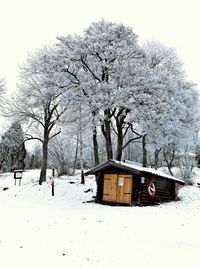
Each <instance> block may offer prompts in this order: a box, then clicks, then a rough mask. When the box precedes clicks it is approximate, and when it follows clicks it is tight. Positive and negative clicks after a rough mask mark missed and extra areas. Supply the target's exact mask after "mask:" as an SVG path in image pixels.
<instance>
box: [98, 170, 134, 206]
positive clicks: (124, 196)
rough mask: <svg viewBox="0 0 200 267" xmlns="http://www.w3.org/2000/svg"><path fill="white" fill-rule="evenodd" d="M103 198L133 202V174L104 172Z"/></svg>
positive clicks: (118, 201) (126, 202)
mask: <svg viewBox="0 0 200 267" xmlns="http://www.w3.org/2000/svg"><path fill="white" fill-rule="evenodd" d="M103 200H104V201H111V202H117V203H125V204H131V201H132V175H130V174H120V175H117V174H104V189H103Z"/></svg>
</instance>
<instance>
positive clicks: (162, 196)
mask: <svg viewBox="0 0 200 267" xmlns="http://www.w3.org/2000/svg"><path fill="white" fill-rule="evenodd" d="M104 173H117V174H124V173H126V174H128V173H129V174H130V172H128V171H124V170H120V169H117V168H115V167H108V168H106V169H105V170H103V171H101V172H99V173H98V174H97V175H96V177H97V196H96V200H97V202H102V201H103V188H104ZM131 174H132V175H133V186H132V203H133V205H134V204H138V205H154V204H156V203H162V202H168V201H172V200H175V197H176V193H175V181H173V180H169V179H166V178H162V177H159V176H155V175H153V174H147V173H141V174H140V175H138V174H134V173H131ZM141 177H145V183H144V184H142V185H141V184H140V180H141ZM149 181H152V182H153V183H154V185H155V188H156V195H155V197H151V196H149V194H148V190H147V183H148V182H149Z"/></svg>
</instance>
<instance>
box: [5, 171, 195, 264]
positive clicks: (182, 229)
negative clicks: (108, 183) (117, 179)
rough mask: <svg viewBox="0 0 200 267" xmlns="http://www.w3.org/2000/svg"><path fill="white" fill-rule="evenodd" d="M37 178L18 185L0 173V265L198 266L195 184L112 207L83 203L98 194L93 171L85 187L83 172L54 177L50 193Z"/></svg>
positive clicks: (27, 175) (34, 173)
mask: <svg viewBox="0 0 200 267" xmlns="http://www.w3.org/2000/svg"><path fill="white" fill-rule="evenodd" d="M38 176H39V171H37V170H35V171H27V172H25V173H24V174H23V180H22V186H21V187H19V186H14V181H13V176H12V174H10V173H7V174H5V175H1V176H0V211H1V219H0V266H2V267H27V266H28V267H33V266H34V267H36V266H37V267H53V266H56V267H64V266H65V267H66V266H69V267H79V266H80V267H81V266H82V267H86V266H87V267H90V266H91V267H95V266H98V267H108V266H109V267H110V266H116V267H118V266H128V267H129V266H130V267H132V266H138V267H143V266H154V267H157V266H162V267H165V266H166V267H168V266H198V262H199V257H198V252H199V248H200V238H199V234H198V233H199V225H200V210H199V209H200V188H197V187H194V186H193V187H192V186H188V187H186V186H185V187H183V188H182V189H181V190H180V191H179V196H180V198H181V201H179V202H173V203H168V204H162V205H160V206H157V207H142V208H141V207H110V206H105V205H100V204H95V203H92V202H91V203H83V202H86V201H88V200H91V199H92V196H93V195H95V181H94V178H93V176H89V177H87V178H86V185H80V184H79V181H80V175H77V176H75V177H67V176H65V177H61V178H57V179H56V180H55V196H54V197H52V196H51V186H50V183H49V181H48V182H47V183H45V184H43V185H42V186H39V185H38V183H37V180H38ZM49 176H50V173H49ZM70 181H71V182H75V183H74V184H71V183H69V182H70ZM4 187H9V189H8V190H6V191H3V188H4ZM89 188H93V189H94V191H93V193H92V192H89V193H84V191H85V190H87V189H89Z"/></svg>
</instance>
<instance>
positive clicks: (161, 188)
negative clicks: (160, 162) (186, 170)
mask: <svg viewBox="0 0 200 267" xmlns="http://www.w3.org/2000/svg"><path fill="white" fill-rule="evenodd" d="M149 181H152V182H153V183H154V185H155V188H156V194H155V197H151V196H149V194H148V182H149ZM174 199H175V182H174V181H171V180H167V179H163V178H161V177H145V183H144V184H143V185H142V191H141V195H140V203H141V204H142V205H152V204H155V203H156V202H157V203H161V202H168V201H171V200H174Z"/></svg>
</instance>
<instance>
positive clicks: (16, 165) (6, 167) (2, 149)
mask: <svg viewBox="0 0 200 267" xmlns="http://www.w3.org/2000/svg"><path fill="white" fill-rule="evenodd" d="M25 158H26V149H25V145H24V134H23V131H22V127H21V125H20V123H19V122H14V123H13V124H12V125H11V127H10V128H9V129H8V131H7V132H6V133H5V134H4V135H2V138H1V143H0V168H1V169H2V170H3V171H13V170H14V169H24V167H25V163H24V160H25Z"/></svg>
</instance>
